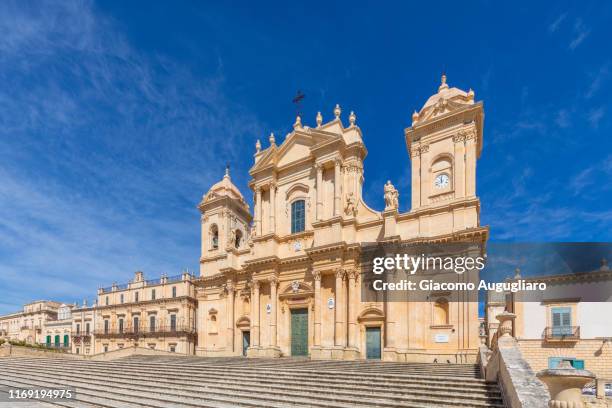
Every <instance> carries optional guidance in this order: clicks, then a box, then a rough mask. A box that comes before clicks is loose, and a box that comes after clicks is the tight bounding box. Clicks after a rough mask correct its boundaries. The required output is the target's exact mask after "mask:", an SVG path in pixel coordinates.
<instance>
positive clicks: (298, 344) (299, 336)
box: [291, 309, 308, 356]
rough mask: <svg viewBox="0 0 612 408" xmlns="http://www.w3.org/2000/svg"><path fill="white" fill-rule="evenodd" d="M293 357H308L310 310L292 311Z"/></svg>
mask: <svg viewBox="0 0 612 408" xmlns="http://www.w3.org/2000/svg"><path fill="white" fill-rule="evenodd" d="M291 355H292V356H307V355H308V309H292V310H291Z"/></svg>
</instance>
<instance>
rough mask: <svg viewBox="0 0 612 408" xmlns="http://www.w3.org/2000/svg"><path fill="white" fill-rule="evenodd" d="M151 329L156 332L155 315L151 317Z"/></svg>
mask: <svg viewBox="0 0 612 408" xmlns="http://www.w3.org/2000/svg"><path fill="white" fill-rule="evenodd" d="M149 331H150V332H155V316H150V317H149Z"/></svg>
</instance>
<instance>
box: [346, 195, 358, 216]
mask: <svg viewBox="0 0 612 408" xmlns="http://www.w3.org/2000/svg"><path fill="white" fill-rule="evenodd" d="M344 213H345V214H346V215H352V216H355V215H357V200H355V195H354V194H353V192H352V191H351V192H350V193H348V195H347V196H346V205H345V206H344Z"/></svg>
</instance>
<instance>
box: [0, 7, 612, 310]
mask: <svg viewBox="0 0 612 408" xmlns="http://www.w3.org/2000/svg"><path fill="white" fill-rule="evenodd" d="M611 17H612V3H609V2H581V3H580V4H578V3H572V2H558V3H554V4H548V3H546V4H544V3H542V4H539V5H537V4H536V5H531V2H524V3H518V4H517V3H508V4H500V3H499V2H471V3H466V2H462V3H457V2H447V3H445V2H442V3H440V2H437V3H435V4H432V5H431V7H430V6H429V5H426V4H418V3H409V2H397V3H392V2H385V3H376V4H374V3H372V2H364V3H361V2H344V3H341V2H336V3H333V4H329V2H321V3H318V4H317V3H313V2H307V3H306V2H304V3H295V4H289V3H287V2H279V3H277V4H274V3H266V4H265V5H263V4H261V3H253V2H242V3H238V2H236V3H229V2H209V3H205V2H193V3H185V2H135V1H133V2H113V1H104V2H99V3H95V2H87V1H85V2H72V1H62V2H59V1H58V2H36V3H28V2H23V1H15V2H11V1H3V2H0V83H1V84H2V85H1V86H0V313H5V312H9V311H13V310H18V309H19V308H20V307H21V305H22V304H23V303H25V302H28V301H30V300H33V299H38V298H51V299H58V300H62V301H67V302H73V301H76V300H78V301H81V300H82V299H83V298H84V297H87V298H89V299H92V298H93V297H94V296H95V291H96V288H97V287H98V286H101V285H104V286H106V285H109V284H111V283H112V282H113V281H117V282H125V281H127V280H129V279H131V278H132V275H133V271H135V270H137V269H142V270H144V271H145V274H147V275H148V276H151V277H156V276H159V275H160V274H161V273H169V274H176V273H179V272H180V271H181V270H182V269H183V268H190V269H192V270H196V269H197V263H198V256H199V253H198V252H199V239H200V238H199V215H198V211H197V210H196V208H195V205H196V204H197V203H198V201H199V200H200V198H201V196H202V194H203V193H205V192H206V190H207V189H208V187H209V186H210V185H211V184H212V183H214V182H215V181H217V180H218V179H219V178H220V177H221V176H222V174H223V168H224V165H225V163H226V162H230V163H231V165H232V177H233V179H234V180H235V181H236V183H237V184H238V186H239V187H240V188H241V189H242V191H243V192H244V193H245V195H247V196H248V197H249V198H250V197H251V194H250V193H249V192H248V189H247V188H246V183H247V181H248V174H247V170H248V168H249V167H250V165H251V164H252V155H253V153H254V144H255V141H256V139H257V138H261V139H262V142H264V146H266V145H267V135H268V134H269V133H270V132H271V131H273V132H275V134H277V135H285V134H286V133H287V132H288V131H289V129H290V127H291V124H292V123H293V121H294V119H295V108H294V106H293V105H292V104H291V99H292V97H293V96H294V94H295V92H296V91H297V90H298V89H300V90H302V91H303V92H304V93H305V94H306V99H305V100H304V104H303V113H304V117H303V122H304V124H307V125H313V124H314V122H315V115H316V112H317V111H318V110H321V111H322V113H323V116H324V118H326V119H329V118H331V117H332V109H333V107H334V105H335V104H336V103H339V104H340V105H341V106H342V108H343V111H344V114H343V115H344V120H345V121H347V115H348V112H350V111H351V110H354V111H355V113H356V114H357V124H358V125H359V126H360V127H361V129H362V131H363V133H364V137H365V143H366V146H367V148H368V150H369V156H368V158H367V159H366V162H365V166H366V170H365V187H364V195H365V197H366V200H367V201H368V203H369V204H370V205H371V206H373V207H374V208H378V209H381V208H382V207H383V200H382V187H383V184H384V182H385V181H386V180H387V179H391V180H392V181H393V182H394V184H395V185H396V186H397V187H398V188H399V190H400V194H401V196H400V203H401V206H402V209H404V210H408V203H409V201H410V200H409V197H410V181H409V180H410V171H409V168H410V166H409V160H408V155H407V153H406V147H405V144H404V140H403V129H404V128H405V127H407V126H409V125H410V118H411V114H412V112H413V111H414V110H415V109H420V107H421V106H422V104H423V103H424V102H425V100H426V99H427V98H428V97H429V96H430V95H431V94H432V93H434V92H435V91H436V90H437V86H438V84H439V81H440V74H441V73H442V72H443V71H445V72H446V73H447V75H448V82H449V83H450V85H451V86H458V87H460V88H462V89H468V88H470V87H471V88H473V89H474V91H475V92H476V99H477V100H483V101H484V103H485V114H486V119H485V136H484V150H483V154H482V158H481V160H480V161H479V163H478V194H479V196H480V198H481V200H482V214H481V223H482V224H483V225H490V227H491V238H492V239H493V240H496V241H610V240H611V238H612V232H611V230H610V225H611V224H612V209H611V206H610V202H611V199H612V183H611V182H610V177H612V149H611V147H612V141H611V139H610V136H611V129H612V119H611V118H612V111H611V110H612V106H611V98H610V95H611V90H612V77H611V71H612V48H611V46H610V38H612V29H611V28H610V24H609V22H610V18H611ZM280 139H282V136H280Z"/></svg>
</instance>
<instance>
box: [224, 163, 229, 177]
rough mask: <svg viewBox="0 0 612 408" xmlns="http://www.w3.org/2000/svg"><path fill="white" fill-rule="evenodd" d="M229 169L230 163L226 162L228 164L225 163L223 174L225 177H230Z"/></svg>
mask: <svg viewBox="0 0 612 408" xmlns="http://www.w3.org/2000/svg"><path fill="white" fill-rule="evenodd" d="M229 169H230V165H229V163H228V164H226V165H225V176H223V177H227V178H229V177H230V174H229Z"/></svg>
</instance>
